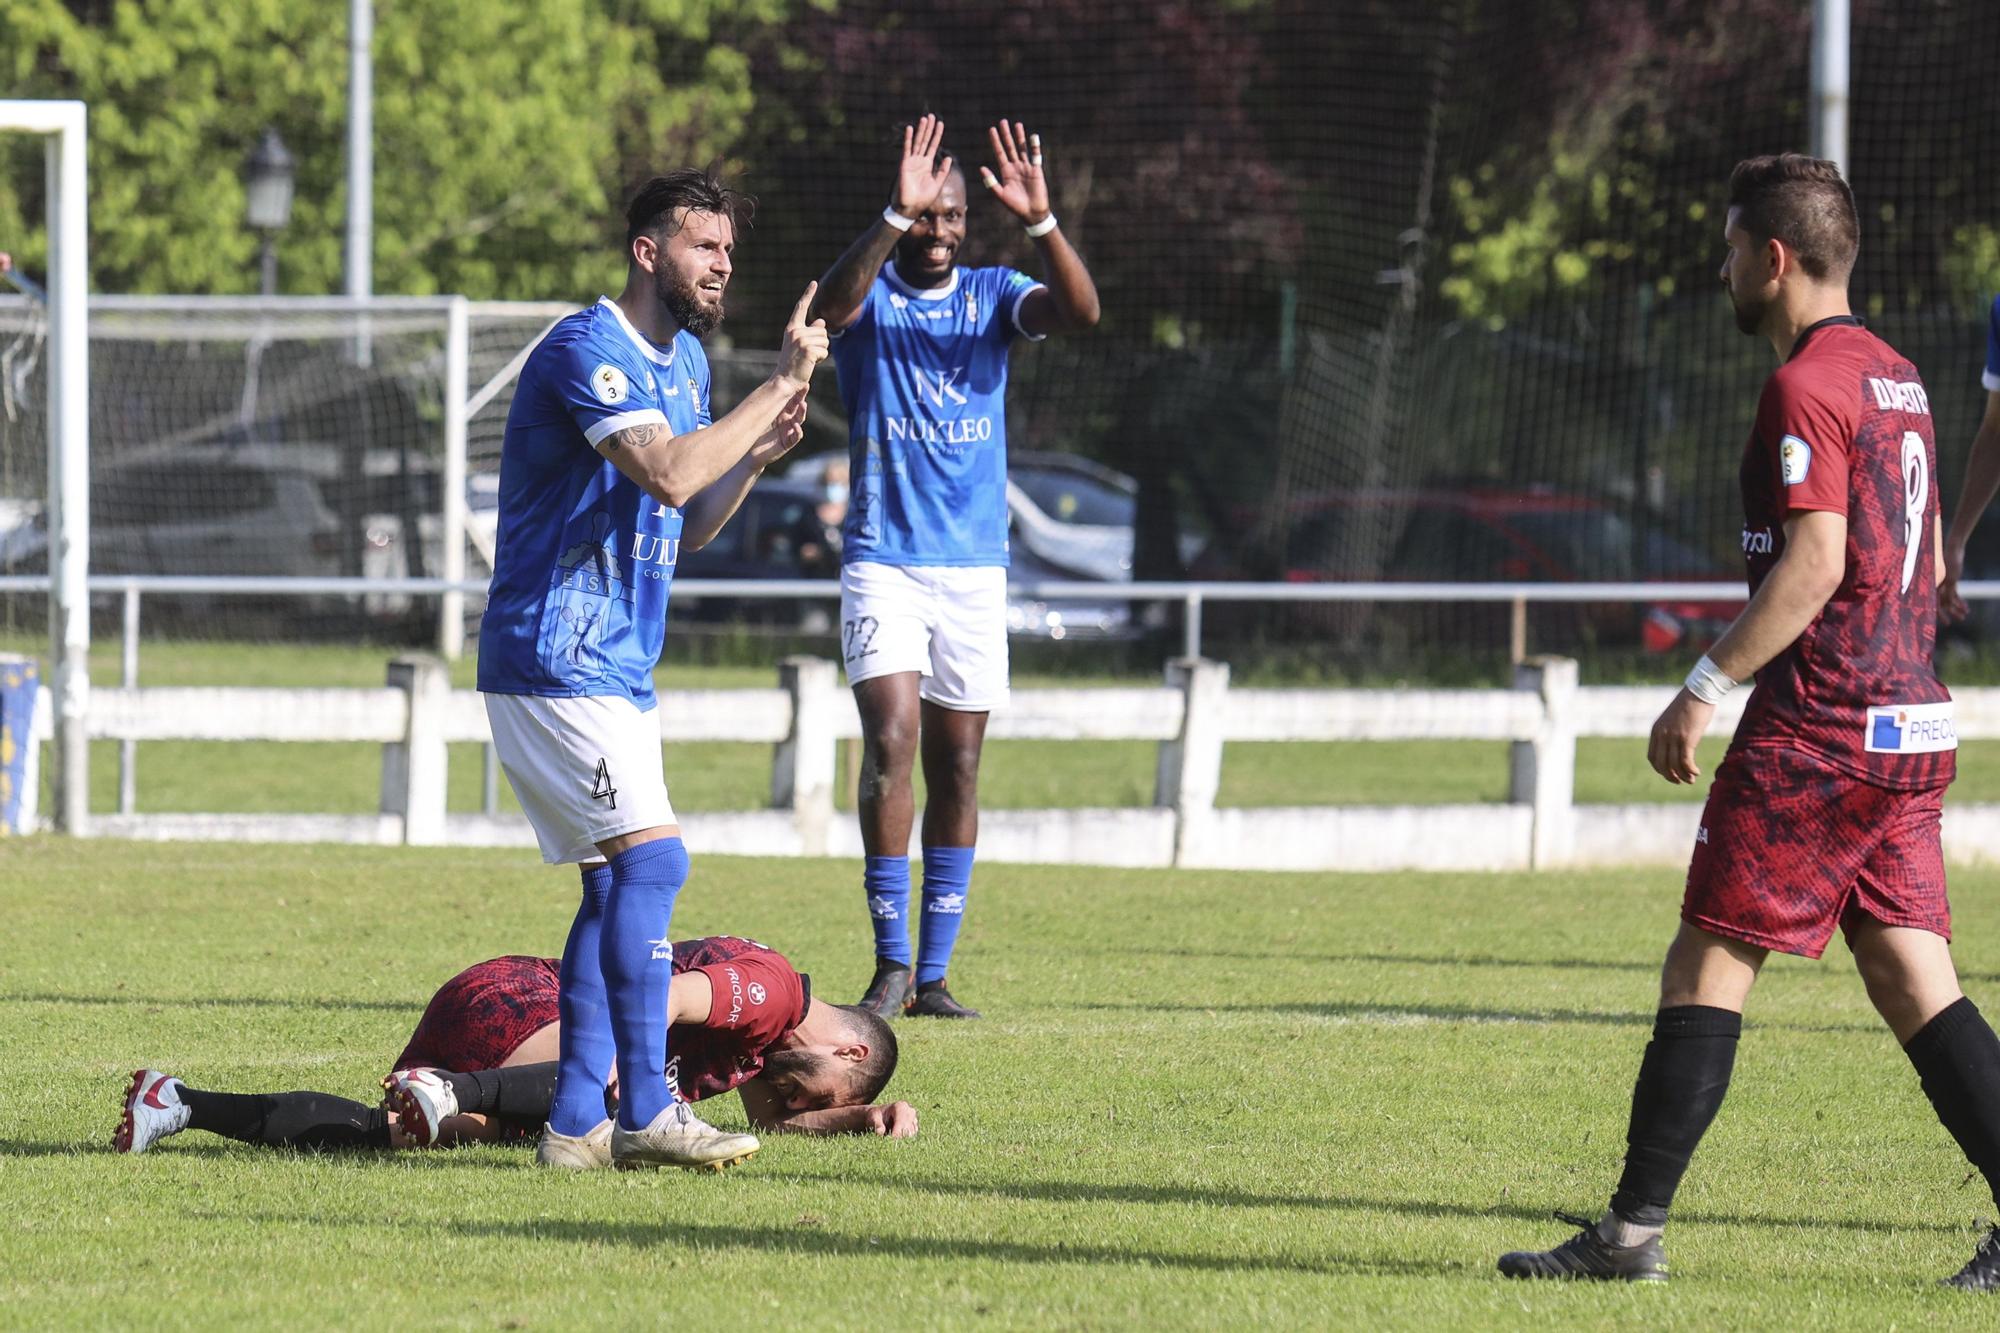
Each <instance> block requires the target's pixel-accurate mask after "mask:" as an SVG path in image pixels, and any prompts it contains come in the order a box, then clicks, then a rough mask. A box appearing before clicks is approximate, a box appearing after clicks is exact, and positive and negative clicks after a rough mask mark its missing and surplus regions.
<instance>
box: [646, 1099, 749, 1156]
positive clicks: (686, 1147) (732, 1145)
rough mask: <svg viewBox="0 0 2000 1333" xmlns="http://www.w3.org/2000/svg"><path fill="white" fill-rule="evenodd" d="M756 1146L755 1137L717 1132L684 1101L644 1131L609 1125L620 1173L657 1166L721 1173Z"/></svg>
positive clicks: (672, 1106) (723, 1131)
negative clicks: (682, 1167)
mask: <svg viewBox="0 0 2000 1333" xmlns="http://www.w3.org/2000/svg"><path fill="white" fill-rule="evenodd" d="M759 1146H761V1145H759V1144H758V1142H757V1136H756V1135H755V1134H732V1133H730V1132H728V1131H726V1130H720V1129H717V1128H716V1127H715V1126H713V1125H711V1124H709V1123H708V1122H707V1121H705V1120H703V1119H701V1118H700V1117H699V1116H697V1115H696V1114H695V1113H694V1111H693V1109H692V1108H691V1107H689V1106H688V1104H687V1103H686V1102H678V1101H677V1102H675V1103H674V1104H673V1105H671V1106H669V1107H668V1108H667V1109H666V1110H664V1111H662V1112H660V1113H659V1114H658V1115H657V1116H655V1117H653V1123H652V1124H650V1125H648V1126H646V1127H645V1128H644V1129H627V1128H625V1127H624V1126H623V1125H614V1126H612V1129H611V1164H612V1165H613V1166H615V1167H617V1168H618V1169H619V1170H620V1171H638V1170H643V1169H645V1168H647V1167H659V1166H684V1167H689V1168H693V1169H699V1170H705V1171H720V1170H722V1169H723V1168H724V1167H726V1166H734V1165H735V1164H736V1163H738V1162H740V1161H742V1160H743V1159H744V1158H746V1157H748V1156H750V1154H752V1153H754V1152H756V1151H757V1149H758V1147H759Z"/></svg>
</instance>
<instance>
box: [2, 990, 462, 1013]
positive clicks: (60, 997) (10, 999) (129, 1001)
mask: <svg viewBox="0 0 2000 1333" xmlns="http://www.w3.org/2000/svg"><path fill="white" fill-rule="evenodd" d="M0 1004H84V1005H104V1006H111V1007H124V1006H133V1007H144V1008H148V1009H297V1008H301V1007H307V1008H313V1009H339V1010H343V1011H344V1010H349V1009H374V1010H380V1011H382V1012H384V1013H411V1014H414V1013H421V1012H422V1011H423V1007H424V1003H423V1001H421V1000H334V999H328V998H327V997H325V996H323V995H314V996H291V997H286V996H279V995H239V996H228V997H223V996H213V995H202V996H189V995H64V994H62V993H61V992H59V991H27V992H22V993H21V994H18V995H9V994H4V993H0Z"/></svg>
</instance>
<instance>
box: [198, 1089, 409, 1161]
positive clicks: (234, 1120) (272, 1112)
mask: <svg viewBox="0 0 2000 1333" xmlns="http://www.w3.org/2000/svg"><path fill="white" fill-rule="evenodd" d="M181 1100H182V1101H183V1102H186V1103H187V1105H188V1109H189V1112H190V1114H189V1116H188V1128H189V1129H205V1130H207V1131H208V1132H209V1133H211V1134H220V1135H222V1136H223V1137H224V1138H230V1139H240V1140H241V1141H243V1142H244V1143H261V1144H264V1145H266V1146H267V1147H272V1148H312V1149H315V1150H318V1151H321V1152H327V1151H334V1150H338V1149H343V1148H386V1147H388V1146H389V1113H388V1112H387V1111H384V1110H383V1109H382V1108H381V1107H379V1106H368V1105H366V1104H364V1103H362V1102H351V1101H348V1100H347V1099H346V1098H345V1097H334V1096H331V1095H329V1094H327V1093H324V1092H260V1093H248V1094H244V1093H234V1092H202V1091H201V1090H199V1089H197V1088H190V1087H188V1086H186V1085H185V1084H183V1085H182V1086H181Z"/></svg>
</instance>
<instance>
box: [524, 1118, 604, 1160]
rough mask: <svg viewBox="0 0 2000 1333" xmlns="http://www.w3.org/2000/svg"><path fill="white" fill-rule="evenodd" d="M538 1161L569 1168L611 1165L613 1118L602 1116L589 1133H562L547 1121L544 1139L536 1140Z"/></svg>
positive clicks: (543, 1129)
mask: <svg viewBox="0 0 2000 1333" xmlns="http://www.w3.org/2000/svg"><path fill="white" fill-rule="evenodd" d="M535 1162H536V1164H537V1165H539V1166H554V1167H560V1168H562V1169H564V1170H568V1171H600V1170H602V1169H603V1168H605V1167H607V1166H610V1165H611V1122H610V1121H609V1120H600V1121H598V1122H597V1126H596V1128H594V1129H592V1130H591V1131H590V1132H589V1133H587V1134H574V1135H572V1134H558V1133H556V1132H555V1130H554V1129H553V1128H551V1127H550V1126H548V1125H543V1126H542V1137H541V1140H540V1142H538V1143H536V1144H535Z"/></svg>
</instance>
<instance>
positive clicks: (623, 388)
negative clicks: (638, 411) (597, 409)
mask: <svg viewBox="0 0 2000 1333" xmlns="http://www.w3.org/2000/svg"><path fill="white" fill-rule="evenodd" d="M590 389H591V392H592V393H595V394H596V395H597V401H598V402H600V403H603V404H604V405H605V406H606V407H616V406H618V404H620V403H622V402H624V401H625V396H626V394H628V393H630V392H631V391H632V386H631V385H630V384H629V383H628V382H627V381H626V379H625V372H624V371H622V370H620V369H619V368H618V367H616V366H614V365H612V364H611V363H610V362H609V361H600V362H598V364H597V369H595V370H593V371H591V372H590Z"/></svg>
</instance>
